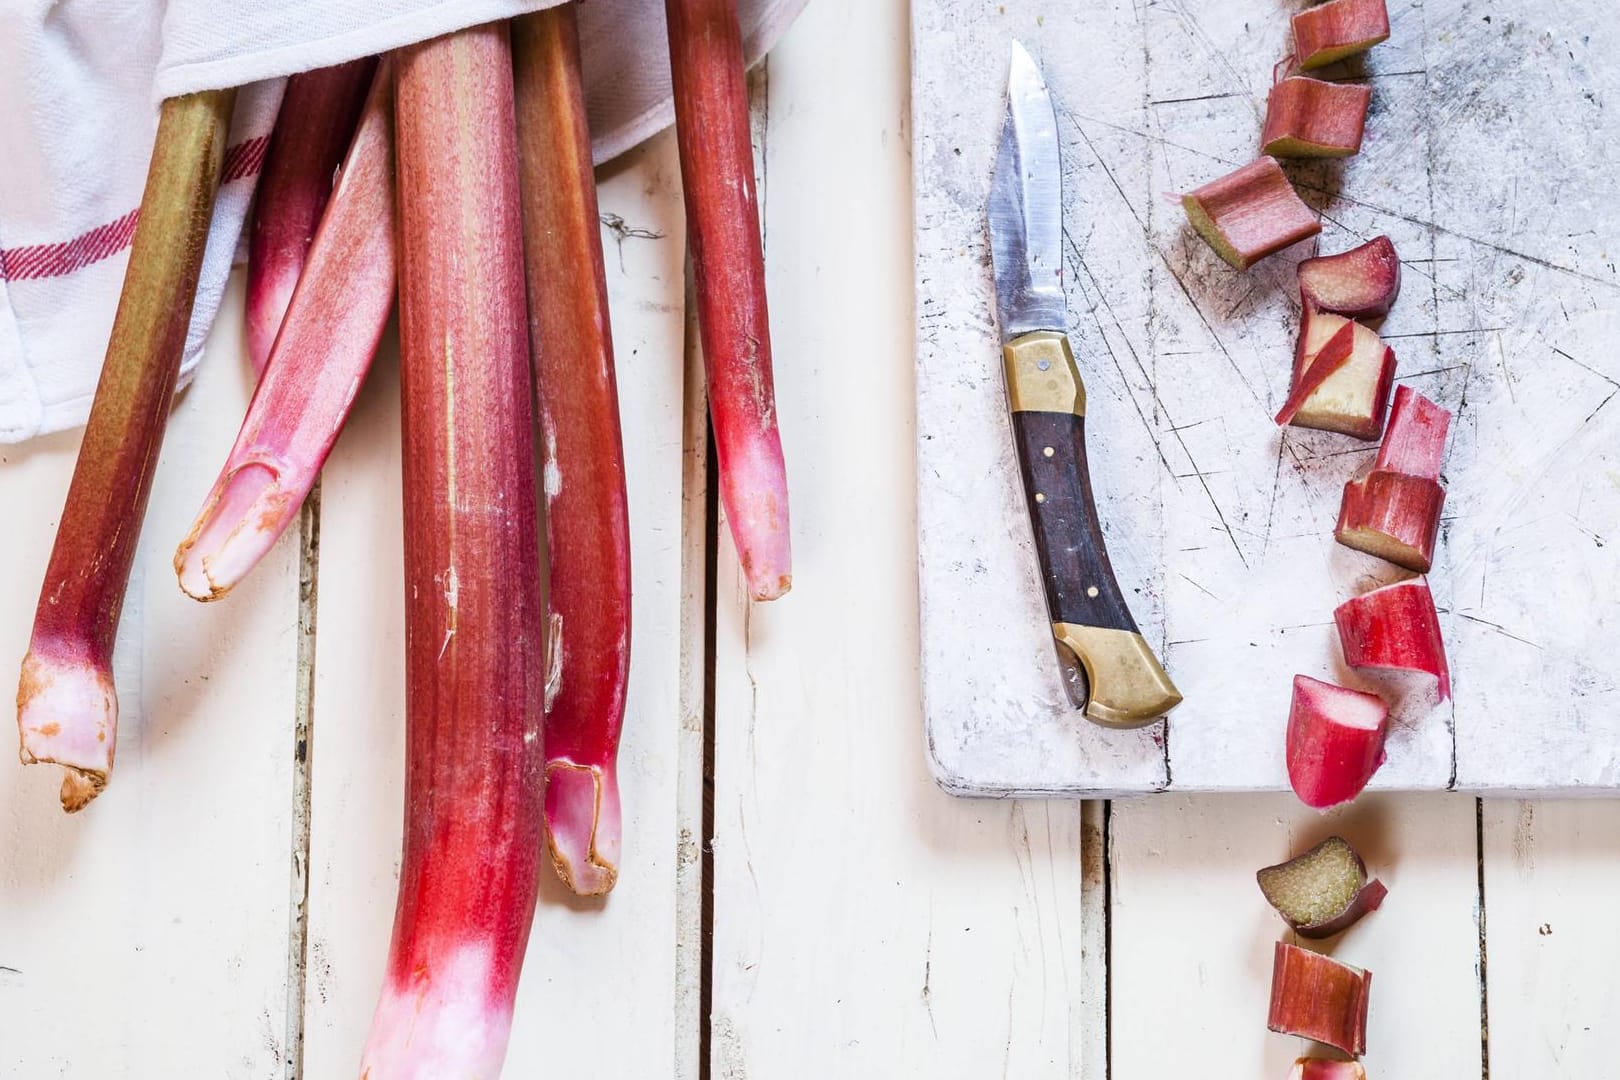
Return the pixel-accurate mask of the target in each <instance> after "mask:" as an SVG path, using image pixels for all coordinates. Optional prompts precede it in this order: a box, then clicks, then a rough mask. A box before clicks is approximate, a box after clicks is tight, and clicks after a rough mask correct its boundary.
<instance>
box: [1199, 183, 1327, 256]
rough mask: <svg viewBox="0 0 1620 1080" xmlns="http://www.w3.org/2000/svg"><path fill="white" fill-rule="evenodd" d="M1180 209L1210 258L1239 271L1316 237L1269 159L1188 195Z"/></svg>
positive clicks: (1311, 220) (1306, 212)
mask: <svg viewBox="0 0 1620 1080" xmlns="http://www.w3.org/2000/svg"><path fill="white" fill-rule="evenodd" d="M1181 206H1182V209H1184V210H1185V211H1186V212H1187V220H1188V221H1190V222H1191V223H1192V227H1193V228H1194V229H1196V230H1198V235H1199V236H1202V237H1203V238H1204V240H1205V241H1206V242H1207V243H1208V244H1209V246H1210V247H1212V248H1214V249H1215V254H1217V255H1219V256H1220V257H1221V258H1223V259H1225V260H1226V261H1227V262H1229V263H1231V264H1232V265H1233V266H1235V267H1237V268H1238V269H1239V270H1247V269H1248V268H1249V267H1251V266H1253V265H1254V264H1255V263H1257V262H1259V261H1260V260H1261V259H1263V258H1265V257H1266V256H1267V255H1270V254H1272V253H1273V252H1277V251H1281V250H1282V249H1283V248H1285V247H1287V246H1288V245H1290V244H1294V243H1298V242H1299V241H1301V240H1304V239H1305V238H1306V237H1309V236H1315V235H1316V234H1317V233H1319V232H1321V231H1322V223H1321V222H1320V221H1318V220H1317V219H1316V214H1315V213H1314V212H1313V211H1312V210H1311V208H1310V207H1309V206H1306V205H1305V203H1304V202H1303V201H1302V200H1301V199H1300V197H1299V196H1298V195H1297V194H1295V192H1294V186H1293V185H1292V184H1290V183H1289V182H1288V177H1286V176H1284V175H1283V171H1282V166H1280V165H1278V164H1277V162H1276V159H1274V158H1269V157H1262V158H1258V159H1256V160H1255V161H1252V162H1250V163H1249V164H1247V165H1245V166H1243V168H1241V169H1239V170H1237V172H1234V173H1230V174H1228V175H1226V176H1223V177H1221V178H1220V179H1218V180H1211V181H1210V182H1209V183H1207V184H1205V185H1204V186H1203V187H1201V188H1199V189H1198V190H1196V191H1190V192H1188V193H1187V194H1185V195H1183V196H1182V197H1181Z"/></svg>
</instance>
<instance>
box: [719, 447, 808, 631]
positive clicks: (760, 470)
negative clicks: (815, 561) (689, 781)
mask: <svg viewBox="0 0 1620 1080" xmlns="http://www.w3.org/2000/svg"><path fill="white" fill-rule="evenodd" d="M767 442H768V443H769V445H766V446H758V447H757V448H756V449H757V450H758V452H757V453H750V454H748V455H746V456H744V455H734V456H733V458H732V459H731V460H729V461H726V460H722V461H721V462H720V496H721V499H722V501H723V502H724V504H725V508H726V521H727V523H728V524H729V525H730V526H731V536H732V539H733V540H734V541H735V542H736V544H737V559H738V561H739V562H740V563H741V564H742V571H743V576H744V577H745V578H746V579H747V582H748V595H749V596H750V597H752V598H753V599H755V600H776V599H779V598H780V597H782V596H784V595H786V593H787V592H788V590H789V589H791V588H792V587H793V550H792V545H793V540H792V533H791V531H790V530H789V528H788V497H787V472H786V469H785V468H784V466H783V463H782V444H781V440H780V437H779V436H777V434H776V430H775V429H774V428H772V429H771V430H770V432H769V433H768V435H761V436H760V437H759V438H758V439H757V440H756V443H767Z"/></svg>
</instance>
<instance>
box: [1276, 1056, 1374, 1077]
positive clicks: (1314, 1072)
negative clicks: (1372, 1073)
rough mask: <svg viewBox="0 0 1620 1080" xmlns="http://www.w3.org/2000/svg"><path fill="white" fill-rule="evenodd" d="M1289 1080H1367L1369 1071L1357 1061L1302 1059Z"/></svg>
mask: <svg viewBox="0 0 1620 1080" xmlns="http://www.w3.org/2000/svg"><path fill="white" fill-rule="evenodd" d="M1288 1080H1367V1070H1366V1069H1363V1068H1362V1067H1361V1063H1360V1062H1357V1061H1340V1060H1338V1059H1337V1058H1300V1059H1299V1060H1298V1061H1296V1062H1294V1071H1293V1072H1291V1073H1289V1074H1288Z"/></svg>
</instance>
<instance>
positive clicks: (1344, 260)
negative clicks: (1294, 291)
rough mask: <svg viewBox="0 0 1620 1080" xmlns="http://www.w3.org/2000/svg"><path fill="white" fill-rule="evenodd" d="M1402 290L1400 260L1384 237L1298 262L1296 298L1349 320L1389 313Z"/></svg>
mask: <svg viewBox="0 0 1620 1080" xmlns="http://www.w3.org/2000/svg"><path fill="white" fill-rule="evenodd" d="M1400 291H1401V260H1400V258H1399V257H1397V256H1396V254H1395V245H1394V244H1392V243H1390V239H1389V237H1387V236H1375V237H1373V238H1372V239H1371V240H1369V241H1367V242H1366V243H1365V244H1362V245H1361V246H1360V247H1353V248H1351V249H1350V250H1349V251H1341V252H1339V253H1338V254H1336V255H1318V256H1316V257H1315V258H1313V259H1306V260H1305V261H1304V262H1302V263H1300V264H1299V297H1300V301H1301V302H1302V303H1303V304H1305V305H1306V306H1307V307H1313V306H1314V307H1315V308H1316V309H1317V310H1318V311H1330V312H1332V313H1334V314H1335V315H1345V316H1348V317H1349V318H1352V319H1376V318H1378V317H1380V316H1383V315H1388V314H1389V309H1390V305H1392V304H1393V303H1395V297H1396V296H1397V295H1398V294H1399V293H1400Z"/></svg>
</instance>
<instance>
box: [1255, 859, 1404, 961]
mask: <svg viewBox="0 0 1620 1080" xmlns="http://www.w3.org/2000/svg"><path fill="white" fill-rule="evenodd" d="M1254 877H1255V881H1257V882H1258V883H1259V885H1260V891H1261V892H1262V893H1264V894H1265V897H1266V902H1267V903H1268V904H1270V905H1271V906H1272V907H1274V908H1276V909H1277V914H1279V915H1281V916H1282V917H1283V920H1284V921H1285V922H1287V923H1288V925H1289V926H1290V927H1292V928H1293V930H1294V932H1295V933H1297V934H1299V936H1300V937H1307V938H1325V937H1331V936H1333V935H1334V934H1337V933H1339V932H1340V931H1343V930H1348V929H1349V928H1350V927H1351V926H1353V925H1355V923H1356V922H1357V921H1358V920H1360V918H1361V917H1362V916H1363V915H1365V914H1367V912H1369V911H1376V910H1378V905H1380V904H1382V903H1383V902H1384V896H1385V895H1386V894H1387V892H1388V890H1387V889H1385V888H1384V886H1383V884H1382V883H1381V882H1378V881H1376V880H1374V881H1368V880H1367V867H1366V864H1365V863H1363V862H1362V861H1361V856H1360V855H1357V854H1356V849H1355V848H1353V847H1351V846H1350V842H1349V841H1348V840H1346V839H1344V838H1343V837H1342V836H1330V837H1328V838H1327V839H1326V840H1324V841H1322V842H1321V843H1320V844H1317V845H1316V846H1315V847H1313V848H1311V850H1309V851H1307V852H1305V853H1304V854H1303V855H1296V856H1295V857H1294V858H1292V859H1289V860H1288V861H1287V862H1284V863H1278V864H1277V865H1276V866H1268V867H1266V868H1265V869H1263V870H1261V871H1259V872H1258V873H1256V874H1255V875H1254Z"/></svg>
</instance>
